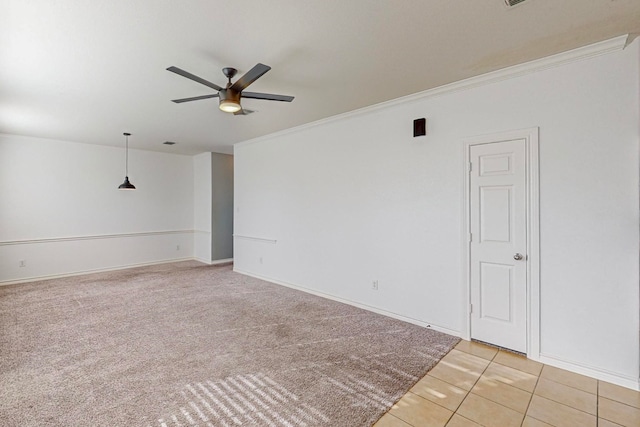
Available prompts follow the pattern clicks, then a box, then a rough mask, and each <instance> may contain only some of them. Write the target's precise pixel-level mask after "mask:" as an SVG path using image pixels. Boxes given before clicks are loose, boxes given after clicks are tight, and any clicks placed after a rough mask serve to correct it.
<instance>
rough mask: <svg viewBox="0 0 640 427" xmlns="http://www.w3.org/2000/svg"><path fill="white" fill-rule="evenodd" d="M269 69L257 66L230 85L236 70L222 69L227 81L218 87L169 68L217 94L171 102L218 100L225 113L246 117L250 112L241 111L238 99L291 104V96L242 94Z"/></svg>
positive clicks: (169, 69) (261, 65) (260, 65)
mask: <svg viewBox="0 0 640 427" xmlns="http://www.w3.org/2000/svg"><path fill="white" fill-rule="evenodd" d="M270 69H271V67H269V66H268V65H264V64H257V65H256V66H255V67H253V68H252V69H250V70H249V71H247V72H246V74H245V75H244V76H242V77H240V78H239V79H238V80H236V82H235V83H231V79H232V78H233V77H234V76H235V75H236V73H237V72H238V70H236V69H235V68H231V67H226V68H223V69H222V72H223V73H224V75H225V76H226V77H227V78H228V79H229V81H228V82H227V85H226V87H224V88H223V87H220V86H218V85H217V84H215V83H211V82H210V81H207V80H205V79H203V78H200V77H198V76H196V75H193V74H191V73H189V72H187V71H184V70H181V69H180V68H178V67H169V68H167V71H171V72H172V73H176V74H179V75H181V76H182V77H186V78H188V79H191V80H193V81H194V82H198V83H200V84H203V85H205V86H208V87H210V88H212V89H215V90H217V91H218V93H215V94H211V95H202V96H194V97H191V98H182V99H173V100H172V101H173V102H175V103H178V104H179V103H181V102H189V101H198V100H200V99H209V98H220V109H221V110H222V111H224V112H226V113H233V114H235V115H247V114H250V113H252V112H253V111H251V110H243V109H242V106H241V105H240V98H253V99H266V100H268V101H284V102H291V101H293V96H286V95H273V94H270V93H259V92H244V90H245V89H246V88H247V86H249V85H250V84H251V83H253V82H255V81H256V80H258V79H259V78H260V77H261V76H262V75H263V74H264V73H266V72H267V71H269V70H270Z"/></svg>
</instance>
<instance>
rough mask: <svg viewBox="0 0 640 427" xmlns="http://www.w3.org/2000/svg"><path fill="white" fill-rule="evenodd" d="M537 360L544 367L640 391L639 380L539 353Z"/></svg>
mask: <svg viewBox="0 0 640 427" xmlns="http://www.w3.org/2000/svg"><path fill="white" fill-rule="evenodd" d="M537 360H538V361H539V362H541V363H544V364H545V365H549V366H553V367H556V368H560V369H565V370H567V371H571V372H575V373H576V374H581V375H586V376H587V377H591V378H595V379H598V380H601V381H606V382H608V383H611V384H616V385H619V386H621V387H626V388H630V389H632V390H636V391H640V380H639V379H638V378H632V377H627V376H623V375H621V374H618V373H615V372H610V371H607V370H605V369H600V368H596V367H593V366H587V365H583V364H581V363H578V362H574V361H568V360H565V359H562V358H560V357H557V356H552V355H549V354H542V353H541V354H540V357H539V358H538V359H537Z"/></svg>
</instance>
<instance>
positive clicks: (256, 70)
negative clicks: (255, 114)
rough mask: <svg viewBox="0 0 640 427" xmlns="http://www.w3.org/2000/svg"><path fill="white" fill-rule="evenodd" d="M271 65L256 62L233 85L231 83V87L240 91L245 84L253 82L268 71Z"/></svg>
mask: <svg viewBox="0 0 640 427" xmlns="http://www.w3.org/2000/svg"><path fill="white" fill-rule="evenodd" d="M270 69H271V67H269V66H268V65H264V64H256V66H255V67H253V68H252V69H250V70H249V71H247V72H246V74H245V75H244V76H242V77H240V78H239V79H238V80H237V81H236V82H235V83H234V84H233V85H231V89H233V90H235V91H236V92H242V91H243V90H244V89H245V88H246V87H247V86H249V85H250V84H251V83H253V82H255V81H256V80H258V78H260V76H262V75H263V74H264V73H266V72H267V71H269V70H270Z"/></svg>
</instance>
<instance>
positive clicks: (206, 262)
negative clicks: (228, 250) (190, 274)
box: [193, 257, 233, 265]
mask: <svg viewBox="0 0 640 427" xmlns="http://www.w3.org/2000/svg"><path fill="white" fill-rule="evenodd" d="M193 259H194V260H196V261H198V262H201V263H204V264H209V265H218V264H227V263H229V262H233V258H225V259H216V260H213V261H211V260H206V259H203V258H198V257H194V258H193Z"/></svg>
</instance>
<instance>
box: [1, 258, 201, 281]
mask: <svg viewBox="0 0 640 427" xmlns="http://www.w3.org/2000/svg"><path fill="white" fill-rule="evenodd" d="M180 261H200V260H197V259H195V258H192V257H189V258H174V259H165V260H161V261H153V262H143V263H139V264H127V265H119V266H116V267H107V268H96V269H93V270H80V271H74V272H72V273H64V274H51V275H47V276H35V277H27V278H24V279H19V280H5V281H0V286H6V285H15V284H18V283H29V282H41V281H43V280H50V279H60V278H63V277H73V276H82V275H83V274H91V273H102V272H107V271H117V270H126V269H127V268H134V267H145V266H148V265H159V264H169V263H172V262H180Z"/></svg>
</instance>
